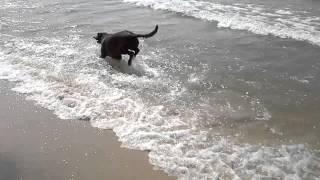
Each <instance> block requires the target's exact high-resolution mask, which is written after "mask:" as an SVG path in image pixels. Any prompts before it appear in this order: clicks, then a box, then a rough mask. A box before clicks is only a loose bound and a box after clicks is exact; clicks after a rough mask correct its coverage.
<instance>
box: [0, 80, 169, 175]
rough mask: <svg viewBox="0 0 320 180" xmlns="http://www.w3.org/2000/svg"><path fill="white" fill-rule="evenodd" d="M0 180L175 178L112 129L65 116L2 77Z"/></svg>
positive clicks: (0, 82) (0, 90) (0, 95)
mask: <svg viewBox="0 0 320 180" xmlns="http://www.w3.org/2000/svg"><path fill="white" fill-rule="evenodd" d="M0 84H1V86H0V99H1V103H0V112H1V114H0V137H1V141H0V179H1V180H2V179H6V180H11V179H12V180H13V179H23V180H28V179H32V180H37V179H39V180H40V179H41V180H43V179H120V180H121V179H137V180H138V179H139V180H140V179H142V180H143V179H145V180H148V179H155V180H157V179H158V180H165V179H175V178H174V177H169V176H168V175H166V174H165V173H164V172H162V171H159V170H154V169H153V167H152V165H151V164H149V162H148V155H147V153H146V152H142V151H136V150H131V149H125V148H121V147H120V145H121V144H120V142H118V140H117V137H116V136H115V135H114V133H113V132H112V131H111V130H101V129H98V128H93V127H92V126H91V125H90V123H89V122H86V121H79V120H61V119H58V118H57V117H56V116H55V115H53V113H52V112H51V111H49V110H47V109H44V108H41V107H38V106H35V105H34V102H32V101H28V100H25V95H23V94H18V93H15V92H13V91H11V90H10V89H11V88H12V87H13V83H10V82H7V81H0Z"/></svg>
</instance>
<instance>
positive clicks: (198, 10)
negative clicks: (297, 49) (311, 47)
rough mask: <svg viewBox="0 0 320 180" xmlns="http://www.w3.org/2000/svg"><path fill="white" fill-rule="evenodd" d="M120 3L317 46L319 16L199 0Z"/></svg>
mask: <svg viewBox="0 0 320 180" xmlns="http://www.w3.org/2000/svg"><path fill="white" fill-rule="evenodd" d="M123 1H124V2H128V3H134V4H136V5H138V6H147V7H151V8H153V9H160V10H169V11H173V12H178V13H182V14H184V15H188V16H192V17H195V18H199V19H204V20H208V21H216V22H218V27H225V28H231V29H239V30H248V31H250V32H253V33H256V34H261V35H268V34H272V35H275V36H278V37H281V38H292V39H296V40H302V41H308V42H310V43H312V44H316V45H318V46H320V20H319V17H317V16H312V15H309V16H308V14H306V13H303V12H295V13H292V12H291V11H289V10H281V9H278V10H272V9H267V8H266V7H263V6H258V5H252V4H248V5H246V4H239V3H237V4H236V5H223V4H218V3H214V2H206V1H200V0H123ZM270 11H271V12H270ZM290 13H292V14H290ZM288 15H290V16H288Z"/></svg>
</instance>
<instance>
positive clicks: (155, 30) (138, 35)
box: [135, 25, 158, 38]
mask: <svg viewBox="0 0 320 180" xmlns="http://www.w3.org/2000/svg"><path fill="white" fill-rule="evenodd" d="M157 32H158V25H156V27H155V28H154V30H153V31H152V32H150V33H148V34H136V35H135V37H143V38H149V37H152V36H153V35H155V34H156V33H157Z"/></svg>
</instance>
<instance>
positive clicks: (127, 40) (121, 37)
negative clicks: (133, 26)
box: [93, 25, 158, 66]
mask: <svg viewBox="0 0 320 180" xmlns="http://www.w3.org/2000/svg"><path fill="white" fill-rule="evenodd" d="M157 31H158V25H156V27H155V29H154V30H153V31H152V32H150V33H148V34H135V33H133V32H130V31H127V30H125V31H121V32H118V33H114V34H108V33H98V34H97V37H93V38H95V39H96V40H97V43H99V44H101V56H100V57H101V58H105V57H106V56H110V57H112V58H114V59H118V60H121V58H122V56H121V54H128V55H129V56H130V58H129V61H128V65H129V66H130V65H131V63H132V59H133V57H135V56H136V55H137V54H138V53H139V51H140V50H139V48H138V46H139V40H138V38H139V37H143V38H149V37H152V36H153V35H155V34H156V33H157Z"/></svg>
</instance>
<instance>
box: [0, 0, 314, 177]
mask: <svg viewBox="0 0 320 180" xmlns="http://www.w3.org/2000/svg"><path fill="white" fill-rule="evenodd" d="M286 2H288V3H285V2H284V1H282V2H260V1H259V2H258V1H243V2H241V3H239V2H237V3H234V2H233V1H211V0H210V1H194V0H189V1H183V0H174V1H168V0H157V1H153V0H149V1H147V0H124V1H120V0H113V1H103V0H93V1H89V2H88V1H82V0H77V1H71V0H69V1H63V2H62V1H57V0H55V1H46V0H42V1H31V0H29V1H19V0H5V1H4V0H2V1H0V3H1V7H0V10H1V11H0V33H1V34H0V35H1V39H0V78H2V79H8V80H11V81H16V82H17V86H16V87H15V88H14V89H13V90H15V91H18V92H21V93H28V94H29V96H28V98H29V99H32V100H34V101H35V102H36V103H37V104H39V105H41V106H43V107H46V108H48V109H51V110H53V111H54V113H55V114H57V115H58V116H59V117H60V118H62V119H90V121H91V123H92V125H93V126H95V127H98V128H111V129H113V131H114V132H115V133H116V134H117V136H118V137H119V139H120V141H121V142H122V143H123V145H124V146H125V147H128V148H135V149H141V150H149V151H150V154H149V157H150V162H151V163H152V164H154V165H155V166H156V167H158V168H161V169H164V170H165V171H166V172H167V173H169V174H172V175H176V176H178V177H179V178H181V179H183V178H184V179H206V178H207V179H215V178H220V179H221V178H222V179H259V178H260V179H261V178H264V177H271V178H280V179H285V178H287V179H319V178H318V177H319V176H320V166H319V164H320V159H319V157H320V155H319V152H318V150H319V148H320V142H319V137H320V131H319V128H320V123H319V119H320V113H318V110H319V103H320V99H319V90H320V86H319V84H320V75H319V68H320V62H319V55H320V51H319V49H320V46H319V45H320V40H319V37H320V20H319V18H318V17H319V12H318V11H317V7H319V6H318V5H317V4H316V3H313V1H312V2H309V1H308V2H303V1H286ZM301 5H304V6H301ZM155 24H159V27H160V28H159V32H158V34H156V36H154V37H152V38H150V39H145V40H141V49H142V50H141V52H140V54H139V55H138V56H137V57H136V59H135V60H134V62H133V66H132V67H128V66H127V63H126V60H127V57H126V58H124V59H125V60H123V61H120V62H118V61H115V60H112V59H106V60H102V59H99V58H98V57H99V54H100V52H99V45H98V44H96V43H95V41H94V39H93V38H92V37H93V36H94V35H95V33H97V32H101V31H107V32H117V31H120V30H123V29H128V30H133V31H135V32H149V31H151V30H152V29H153V28H154V25H155Z"/></svg>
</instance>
